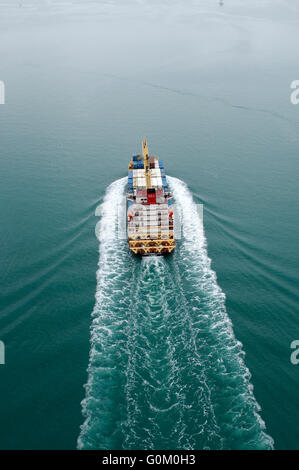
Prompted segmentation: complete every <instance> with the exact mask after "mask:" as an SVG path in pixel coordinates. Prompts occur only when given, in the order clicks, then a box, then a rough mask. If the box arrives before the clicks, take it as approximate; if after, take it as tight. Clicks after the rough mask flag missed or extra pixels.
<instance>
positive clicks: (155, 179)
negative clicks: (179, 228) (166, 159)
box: [127, 139, 175, 256]
mask: <svg viewBox="0 0 299 470" xmlns="http://www.w3.org/2000/svg"><path fill="white" fill-rule="evenodd" d="M171 201H172V194H171V192H170V191H169V188H168V185H167V181H166V174H165V170H164V165H163V162H162V160H160V159H159V158H156V157H154V156H149V151H148V145H147V142H146V140H145V139H143V141H142V154H139V155H134V156H133V157H132V160H131V161H130V163H129V167H128V188H127V214H128V218H127V233H128V241H129V247H130V250H131V251H132V252H133V253H134V254H135V255H139V256H148V255H168V254H169V253H171V252H172V251H173V250H174V248H175V240H174V227H173V209H172V207H171Z"/></svg>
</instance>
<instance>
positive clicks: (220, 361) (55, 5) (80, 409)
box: [0, 0, 299, 449]
mask: <svg viewBox="0 0 299 470" xmlns="http://www.w3.org/2000/svg"><path fill="white" fill-rule="evenodd" d="M17 3H18V2H13V1H12V2H10V3H9V4H8V2H4V1H2V0H1V1H0V31H1V32H0V38H1V41H0V80H3V81H4V82H5V86H6V104H5V105H4V106H3V105H1V106H0V119H1V125H0V135H1V138H0V148H1V160H0V162H1V163H0V165H1V167H0V171H1V176H2V178H1V198H0V208H1V220H2V223H1V230H0V237H1V252H0V274H1V316H0V339H1V340H2V341H4V342H5V345H6V365H5V366H3V365H2V366H0V396H1V401H0V416H1V431H0V447H1V448H4V449H7V448H9V449H14V448H22V449H28V448H36V449H41V448H55V449H58V448H76V447H77V446H78V447H80V448H120V447H123V448H145V447H147V448H199V449H202V448H217V449H218V448H271V447H272V446H273V441H274V447H275V448H282V449H290V448H296V449H299V427H298V422H299V406H298V404H299V403H298V383H299V366H297V367H296V366H294V365H292V364H291V362H290V352H291V350H290V343H291V341H292V340H294V339H299V327H298V325H297V318H298V301H297V286H298V281H299V279H298V262H299V260H298V248H297V245H298V243H297V239H298V235H297V234H298V199H297V193H298V189H297V179H298V152H299V136H298V126H299V106H294V105H291V104H290V83H291V81H293V80H296V79H299V73H298V53H297V50H296V49H297V44H298V40H299V7H296V6H295V2H291V1H286V0H277V1H275V2H273V1H271V2H270V1H261V0H259V1H252V0H251V1H249V0H248V1H242V2H241V1H236V0H231V1H225V2H224V5H223V6H222V7H221V6H219V4H218V2H217V1H215V2H214V1H188V2H180V1H175V2H173V1H172V2H170V1H162V0H156V1H145V0H144V1H142V0H141V1H138V2H137V1H134V0H131V1H127V2H118V1H109V2H108V1H107V2H103V1H102V2H87V1H85V2H83V1H82V2H80V1H73V2H70V3H65V4H63V3H62V2H54V1H52V2H51V1H48V2H46V1H45V2H37V1H36V2H32V1H31V2H29V1H28V2H26V1H23V7H18V6H17ZM143 135H146V137H147V139H148V141H149V146H150V151H151V152H152V153H153V154H155V155H157V156H160V157H161V158H162V159H163V160H164V163H165V165H166V170H167V173H168V174H169V175H171V178H170V179H169V182H170V184H171V186H172V189H173V192H174V195H175V198H176V202H177V204H178V206H179V207H180V210H181V212H182V218H183V228H184V230H185V234H187V235H188V237H187V238H186V239H184V238H183V239H182V240H181V241H180V242H179V243H178V247H177V250H176V251H175V253H174V255H173V256H172V257H169V258H168V259H163V258H159V259H147V260H142V261H140V260H136V259H135V258H133V257H132V256H131V255H130V254H129V253H128V250H127V245H126V242H124V241H122V240H118V239H117V237H116V236H115V233H116V231H115V225H117V218H116V207H117V203H118V202H120V201H121V200H122V199H123V190H124V180H123V177H124V176H125V175H126V168H127V163H128V160H129V158H130V156H131V155H132V154H133V153H136V152H138V151H139V150H140V143H141V139H142V137H143ZM111 183H112V185H111ZM196 203H203V204H204V220H203V222H204V223H203V227H202V224H201V221H200V219H198V217H197V215H196V211H195V204H196ZM99 205H101V212H102V218H101V219H100V220H101V226H100V228H101V231H100V235H99V238H100V244H99V240H98V239H97V238H96V236H95V226H96V223H97V222H98V221H99V218H98V217H95V210H96V208H97V207H98V206H99ZM108 222H109V225H108V227H109V242H107V241H106V238H107V237H105V236H104V234H105V230H106V228H107V224H108ZM192 224H193V226H194V227H195V228H196V230H195V231H193V226H192ZM106 233H107V231H106ZM190 236H191V241H190ZM210 260H211V261H210ZM96 273H97V274H96ZM215 273H216V274H215ZM95 294H96V300H95ZM90 339H91V342H90ZM87 368H88V372H86V371H87ZM249 371H250V372H249ZM84 384H87V386H86V389H84ZM81 402H82V403H81Z"/></svg>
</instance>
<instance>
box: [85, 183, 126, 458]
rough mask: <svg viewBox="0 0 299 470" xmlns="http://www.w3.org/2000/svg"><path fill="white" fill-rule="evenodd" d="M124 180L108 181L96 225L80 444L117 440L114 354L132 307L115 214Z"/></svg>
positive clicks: (106, 444)
mask: <svg viewBox="0 0 299 470" xmlns="http://www.w3.org/2000/svg"><path fill="white" fill-rule="evenodd" d="M125 184H126V178H122V179H120V180H118V181H115V182H114V183H112V184H111V185H110V186H109V187H108V189H107V192H106V195H105V198H104V201H103V203H102V205H101V207H100V209H101V210H100V214H101V220H100V223H99V224H98V225H97V230H96V234H97V236H98V238H99V241H100V247H99V251H100V256H99V264H98V266H99V269H98V271H97V291H96V304H95V307H94V310H93V313H92V317H93V321H92V326H91V351H90V360H89V366H88V382H87V384H86V385H85V388H86V398H85V399H84V400H83V401H82V410H83V411H82V412H83V415H84V417H85V421H84V423H83V425H82V426H81V433H80V435H79V438H78V448H79V449H83V448H84V449H89V448H91V449H92V448H93V449H96V448H102V449H109V448H112V447H113V446H114V441H115V442H118V436H116V435H113V432H114V431H115V429H116V428H117V425H116V423H117V421H118V420H119V419H120V417H119V414H118V411H117V410H115V408H116V403H117V394H118V393H119V390H120V389H121V381H122V373H123V370H122V366H123V364H122V363H121V361H119V360H118V355H119V354H120V351H121V350H122V348H123V343H124V341H125V340H124V333H123V332H124V330H125V326H126V312H127V310H128V309H129V308H130V306H129V302H130V295H129V292H128V291H129V289H130V282H131V277H132V264H131V263H130V262H129V260H130V258H129V255H128V249H127V243H126V241H125V240H123V239H119V237H118V224H119V217H118V214H119V207H120V206H123V202H124V199H125V196H124V187H125ZM100 214H99V213H97V214H96V215H100ZM114 396H115V397H114Z"/></svg>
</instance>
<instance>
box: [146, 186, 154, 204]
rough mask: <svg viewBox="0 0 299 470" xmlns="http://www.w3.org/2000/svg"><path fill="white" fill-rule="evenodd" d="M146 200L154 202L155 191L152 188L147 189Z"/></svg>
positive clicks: (150, 202) (149, 202)
mask: <svg viewBox="0 0 299 470" xmlns="http://www.w3.org/2000/svg"><path fill="white" fill-rule="evenodd" d="M147 202H148V204H156V191H155V190H153V189H148V190H147Z"/></svg>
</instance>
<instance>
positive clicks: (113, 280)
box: [78, 178, 273, 449]
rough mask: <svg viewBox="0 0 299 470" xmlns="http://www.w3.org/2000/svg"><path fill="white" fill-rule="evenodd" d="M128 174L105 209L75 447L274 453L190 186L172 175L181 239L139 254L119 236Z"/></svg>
mask: <svg viewBox="0 0 299 470" xmlns="http://www.w3.org/2000/svg"><path fill="white" fill-rule="evenodd" d="M125 182H126V179H125V178H123V179H121V180H118V181H116V182H114V183H113V184H112V185H110V186H109V188H108V190H107V193H106V196H105V198H104V201H103V204H102V206H101V221H100V227H99V233H98V238H99V241H100V248H99V253H100V256H99V269H98V272H97V292H96V304H95V307H94V311H93V313H92V326H91V352H90V361H89V366H88V382H87V384H86V386H85V387H86V397H85V399H84V400H83V402H82V409H83V415H84V418H85V421H84V423H83V425H82V426H81V432H80V435H79V438H78V448H79V449H121V448H123V449H271V448H272V447H273V441H272V439H271V438H270V437H269V436H268V435H267V433H266V431H265V425H264V422H263V421H262V419H261V417H260V414H259V412H260V407H259V405H258V404H257V402H256V400H255V398H254V395H253V387H252V385H251V382H250V373H249V371H248V369H247V368H246V366H245V363H244V352H243V350H242V344H241V343H240V342H238V341H237V340H236V338H235V336H234V333H233V329H232V325H231V322H230V319H229V317H228V314H227V312H226V309H225V296H224V294H223V292H222V291H221V289H220V287H219V286H218V284H217V279H216V275H215V273H214V272H213V271H212V269H211V266H210V264H211V263H210V260H209V258H208V256H207V249H206V240H205V236H204V230H203V225H202V220H201V218H200V216H199V214H198V212H197V207H196V205H195V203H194V201H193V198H192V195H191V193H190V191H189V190H188V188H187V186H186V185H185V184H184V183H183V182H182V181H180V180H178V179H176V178H168V182H169V184H170V186H171V189H172V191H173V194H174V198H175V202H176V205H177V207H178V208H179V212H180V219H181V223H182V229H183V233H182V235H183V236H182V239H181V240H180V241H179V242H178V244H177V248H176V250H175V252H174V253H173V255H172V256H171V257H169V258H163V257H148V258H142V259H141V260H140V259H138V258H135V257H134V256H133V255H131V254H130V253H129V250H128V245H127V241H126V240H125V239H123V238H122V237H119V233H120V232H119V227H118V224H119V207H121V206H122V204H123V201H124V197H125V196H124V188H125Z"/></svg>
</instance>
